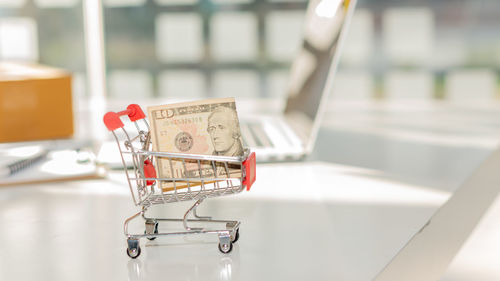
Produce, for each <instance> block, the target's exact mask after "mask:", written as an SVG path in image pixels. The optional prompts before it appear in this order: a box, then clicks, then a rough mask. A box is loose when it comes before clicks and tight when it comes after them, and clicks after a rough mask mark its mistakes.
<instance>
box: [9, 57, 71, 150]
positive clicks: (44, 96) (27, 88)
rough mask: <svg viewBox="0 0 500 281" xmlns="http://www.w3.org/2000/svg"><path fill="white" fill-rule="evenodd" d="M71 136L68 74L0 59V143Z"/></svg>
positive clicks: (53, 69) (58, 70) (45, 67)
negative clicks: (0, 60)
mask: <svg viewBox="0 0 500 281" xmlns="http://www.w3.org/2000/svg"><path fill="white" fill-rule="evenodd" d="M72 135H73V104H72V99H71V74H70V73H68V72H66V71H63V70H60V69H56V68H51V67H47V66H42V65H35V64H20V63H6V62H3V63H1V62H0V142H15V141H32V140H43V139H58V138H68V137H71V136H72Z"/></svg>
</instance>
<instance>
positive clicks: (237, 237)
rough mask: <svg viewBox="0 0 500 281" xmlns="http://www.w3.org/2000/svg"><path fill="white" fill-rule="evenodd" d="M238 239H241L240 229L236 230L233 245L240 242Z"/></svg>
mask: <svg viewBox="0 0 500 281" xmlns="http://www.w3.org/2000/svg"><path fill="white" fill-rule="evenodd" d="M238 239H240V229H239V228H238V229H236V234H235V235H234V237H232V240H231V242H232V243H236V241H238Z"/></svg>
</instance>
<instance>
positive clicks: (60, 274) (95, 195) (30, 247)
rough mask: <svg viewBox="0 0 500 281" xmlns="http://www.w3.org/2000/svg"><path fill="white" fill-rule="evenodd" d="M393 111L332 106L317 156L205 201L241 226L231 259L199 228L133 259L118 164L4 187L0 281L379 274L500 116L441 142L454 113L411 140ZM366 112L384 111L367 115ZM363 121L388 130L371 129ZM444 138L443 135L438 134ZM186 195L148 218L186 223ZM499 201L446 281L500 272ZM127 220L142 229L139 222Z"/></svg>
mask: <svg viewBox="0 0 500 281" xmlns="http://www.w3.org/2000/svg"><path fill="white" fill-rule="evenodd" d="M370 110H372V109H363V110H362V112H365V113H366V112H370ZM349 112H351V113H352V114H351V115H350V113H349ZM481 112H484V111H481ZM499 112H500V111H499ZM389 113H390V114H389V116H387V114H380V111H379V109H377V110H374V111H373V112H372V113H368V114H367V115H359V114H357V113H356V112H355V111H347V112H344V113H342V112H341V110H340V111H338V110H337V109H334V110H333V112H331V113H330V116H329V117H327V120H326V122H325V128H324V129H323V130H322V132H321V134H320V138H319V139H318V147H317V151H316V152H315V154H314V155H313V156H312V159H313V161H308V162H303V163H288V164H265V165H259V166H258V174H257V176H258V178H257V182H256V184H255V186H254V187H253V189H252V190H251V191H250V192H244V193H242V194H238V195H236V196H231V197H221V198H214V199H210V200H207V201H206V202H205V203H203V205H201V207H200V208H199V213H200V214H210V215H213V216H214V217H216V218H227V219H238V220H241V221H242V226H241V237H240V240H239V241H238V242H237V243H236V245H235V248H234V249H233V251H232V252H231V253H230V254H228V255H224V254H221V253H220V252H219V251H218V249H217V238H216V237H214V236H211V235H205V236H201V235H200V236H189V237H186V238H182V237H176V238H170V237H167V238H163V239H161V238H158V239H156V240H155V241H148V240H146V239H144V240H141V247H142V249H143V252H142V254H141V256H140V257H139V258H138V259H137V260H131V259H130V258H129V257H128V256H127V255H126V254H125V248H126V239H125V237H124V235H123V221H124V219H125V218H126V217H128V216H130V215H132V214H133V213H135V212H137V210H138V209H137V208H135V207H134V206H133V204H132V200H131V198H130V194H129V190H128V187H127V186H126V182H125V176H124V175H123V174H122V173H120V172H115V173H112V174H111V175H110V178H109V179H107V180H94V181H80V182H70V183H57V184H46V185H33V186H24V187H12V188H2V189H0V230H1V231H0V241H2V247H1V251H0V280H51V281H52V280H159V279H160V280H161V279H169V280H230V279H233V280H307V279H310V280H370V279H371V278H373V277H374V276H375V275H376V273H377V272H378V271H379V270H381V269H382V268H383V266H384V265H386V264H387V263H388V262H389V260H390V259H391V258H392V257H393V256H394V255H395V254H396V253H397V251H398V250H399V249H400V248H401V247H402V246H403V245H404V244H405V243H406V242H407V241H408V240H409V239H410V237H411V236H412V235H413V234H414V233H415V232H416V231H417V230H418V229H420V228H421V227H422V226H423V225H424V224H425V222H426V221H427V220H428V219H429V217H430V216H431V215H432V214H433V213H434V211H435V210H436V209H437V208H438V207H439V206H440V205H441V204H442V203H443V202H444V201H445V200H446V199H447V198H448V196H449V195H450V194H451V193H452V192H453V190H454V189H455V188H456V187H457V186H458V185H459V184H460V182H461V181H462V180H463V178H465V177H466V176H467V175H468V174H469V173H470V172H471V171H472V170H473V169H474V167H475V166H476V165H477V164H479V163H480V162H481V160H482V159H483V158H484V157H485V156H486V155H487V154H488V152H489V151H490V150H491V149H492V147H493V139H494V138H495V137H496V131H495V130H493V129H490V130H487V129H485V127H488V126H486V125H484V124H485V122H486V123H488V122H489V123H488V124H490V127H495V126H496V122H497V121H496V120H500V119H498V118H493V117H496V116H497V114H498V113H497V111H493V112H489V113H488V112H487V113H486V114H487V115H486V117H484V116H483V119H481V118H478V119H474V118H475V117H476V116H477V114H476V113H473V114H471V115H472V117H474V118H472V119H474V120H476V123H475V122H472V123H468V124H469V125H467V126H468V128H469V130H470V129H474V130H472V132H473V133H470V132H471V131H469V133H467V132H464V133H463V134H462V135H463V136H469V138H461V139H460V142H455V143H454V145H449V143H448V144H447V142H446V138H445V139H444V140H443V139H442V137H443V131H442V129H443V128H446V126H445V125H446V122H442V123H439V122H435V120H438V121H439V120H441V121H446V120H449V118H450V115H449V114H444V116H441V117H439V116H438V117H436V118H429V119H424V121H422V122H424V124H420V125H422V126H424V127H425V126H430V125H432V126H434V127H432V126H431V127H432V128H436V126H437V124H441V125H442V127H440V129H439V128H437V129H436V130H435V132H434V133H432V132H431V133H430V134H424V135H422V134H419V135H418V137H419V138H417V139H415V138H413V137H412V138H409V137H408V136H409V135H408V134H403V135H401V134H400V133H401V131H399V130H392V129H394V128H396V129H397V128H398V127H397V124H394V122H396V123H397V122H402V120H401V118H400V116H398V112H397V111H396V112H395V113H394V111H389ZM370 114H371V115H372V116H377V119H373V118H371V119H367V120H365V121H362V120H361V121H360V120H359V118H360V117H366V116H369V115H370ZM393 114H395V116H394V115H393ZM416 114H417V113H416ZM488 114H489V115H488ZM424 115H425V114H424ZM438 115H440V113H439V112H438ZM391 116H392V117H391ZM417 116H418V114H417ZM431 116H434V115H431ZM453 116H454V115H453V114H452V115H451V117H453ZM339 117H342V118H343V119H342V118H339ZM490 117H491V118H490ZM417 119H418V118H414V119H412V120H413V121H414V122H413V123H414V125H413V126H416V125H415V123H418V122H417V121H418V120H417ZM451 119H453V118H451ZM373 120H375V121H373ZM420 120H422V119H420ZM425 120H427V121H425ZM467 120H469V119H467ZM462 121H463V119H460V118H459V119H457V120H455V121H454V122H456V123H453V122H452V124H455V125H456V124H462ZM336 122H337V123H336ZM349 122H351V123H349ZM363 122H364V123H363ZM425 122H427V124H426V123H425ZM477 122H479V124H483V125H484V126H482V127H481V126H479V127H478V126H477V125H478V123H477ZM448 123H449V122H448ZM443 124H444V125H443ZM366 125H369V127H370V128H379V129H380V127H381V126H382V127H384V128H386V129H387V128H389V129H391V128H392V129H391V130H389V131H385V132H386V133H385V134H381V133H380V132H381V130H372V133H366V132H367V131H366V130H362V128H363V126H366ZM417 125H418V124H417ZM401 126H403V127H404V126H408V124H403V125H401ZM406 128H408V127H406ZM410 128H411V127H410ZM413 128H415V127H413ZM454 128H455V129H456V130H458V131H459V128H457V127H454ZM488 128H489V127H488ZM356 129H359V130H356ZM481 129H484V130H483V131H480V133H481V134H482V135H480V137H479V138H475V136H477V135H478V132H477V130H481ZM416 131H417V132H422V130H420V129H419V130H416ZM465 131H467V130H466V129H465ZM382 132H384V131H382ZM395 132H396V133H398V134H396V135H394V133H395ZM425 132H426V133H429V131H428V130H427V131H425ZM457 134H458V135H460V134H459V133H457V132H452V134H451V135H454V136H456V135H457ZM446 136H447V135H446V134H445V137H446ZM422 137H425V138H423V139H422ZM429 137H432V138H429ZM435 137H437V139H438V140H439V139H440V140H441V141H442V142H441V143H439V142H438V143H437V144H436V142H430V141H429V139H433V138H435ZM452 139H453V138H452ZM455 140H456V138H455ZM471 140H472V141H471ZM474 140H476V141H474ZM485 140H486V141H485ZM448 141H449V139H448ZM468 142H469V144H468V145H467V143H468ZM457 143H458V145H457ZM423 152H425V153H423ZM462 153H463V154H462ZM314 159H316V160H314ZM318 159H319V160H323V161H321V162H318V161H317V160H318ZM328 162H336V163H344V164H349V165H350V166H342V165H338V164H333V163H328ZM449 163H452V164H449ZM447 164H449V165H447ZM352 166H358V167H365V168H355V167H352ZM189 203H192V202H188V203H178V204H170V205H164V206H158V207H157V208H155V209H154V210H152V214H153V215H154V214H156V215H163V216H167V215H168V216H173V217H180V216H181V215H182V214H183V213H184V211H185V210H186V209H187V208H188V206H189V205H188V204H189ZM495 206H496V207H495V208H493V209H492V210H491V211H490V214H489V215H488V216H487V218H489V220H485V221H484V222H482V223H481V226H480V227H479V228H478V229H477V231H476V232H475V233H474V235H473V236H472V238H471V239H470V240H469V241H468V242H467V243H466V245H465V247H464V248H463V249H462V251H461V252H460V254H459V255H458V256H457V258H456V259H455V260H454V262H453V263H452V265H451V267H450V268H449V270H448V272H447V273H446V275H445V276H444V277H443V280H446V281H448V280H470V279H467V278H465V277H464V276H466V277H467V276H469V277H470V276H474V280H498V277H499V276H500V273H499V272H498V271H494V270H489V269H491V268H492V267H493V265H496V263H495V261H498V254H497V253H498V252H500V251H498V249H499V247H498V245H499V244H498V243H497V244H494V245H495V246H494V247H493V248H488V245H489V244H488V245H485V244H483V241H490V242H491V241H494V240H495V238H496V237H498V236H496V237H494V236H493V234H498V233H500V231H499V230H497V229H498V227H495V224H494V222H492V220H493V218H494V217H495V218H496V217H498V216H497V215H496V214H497V213H499V212H500V202H498V201H497V203H496V205H495ZM131 227H132V229H135V230H136V231H137V232H139V233H141V232H143V231H144V225H143V224H141V223H137V224H133V225H132V226H131ZM161 227H162V226H161V225H160V230H161ZM485 236H486V237H487V239H484V237H485ZM484 249H488V252H486V253H485V252H484ZM489 250H492V251H493V252H494V253H491V251H489ZM471 253H472V255H473V256H474V257H478V256H479V257H480V259H477V260H475V261H474V259H472V260H471V258H470V256H469V255H470V254H471ZM481 260H482V261H485V260H487V261H489V262H487V263H484V262H483V263H481V262H478V261H481ZM478 271H479V272H481V273H483V274H482V275H481V274H478V273H477V272H478ZM488 278H489V279H488Z"/></svg>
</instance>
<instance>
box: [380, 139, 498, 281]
mask: <svg viewBox="0 0 500 281" xmlns="http://www.w3.org/2000/svg"><path fill="white" fill-rule="evenodd" d="M498 167H500V148H498V149H497V150H496V151H495V152H493V154H492V155H491V156H490V157H489V158H488V159H486V160H485V161H484V162H483V163H482V164H481V166H479V168H478V169H476V170H475V171H474V172H473V173H472V175H471V176H470V177H469V178H468V179H467V180H466V181H465V182H464V183H463V184H462V186H460V187H459V188H458V189H457V190H456V191H455V193H454V194H453V195H452V196H451V197H450V199H448V201H447V202H446V203H445V204H444V205H443V206H441V208H440V209H439V210H437V212H436V213H435V214H434V215H433V216H432V217H431V218H430V219H429V221H428V222H427V223H426V224H425V225H424V226H423V227H422V228H421V229H420V231H419V232H418V233H416V234H415V235H414V236H413V237H412V238H411V239H410V241H409V242H408V243H407V244H406V245H405V246H404V247H403V248H402V249H401V250H400V251H399V252H398V253H397V254H396V256H395V257H394V258H393V259H392V260H391V262H389V263H388V264H387V265H386V266H385V268H384V269H382V271H381V272H380V273H379V274H378V275H377V277H376V278H375V279H374V280H376V281H393V280H405V281H427V280H432V281H434V280H439V279H440V278H441V276H442V275H443V274H444V273H445V271H446V269H447V268H448V266H449V264H450V263H451V261H452V260H453V258H454V257H455V255H456V254H457V252H458V251H459V250H460V248H461V247H462V245H463V244H464V243H465V241H466V240H467V238H468V237H469V235H470V234H471V233H472V231H473V230H474V228H475V227H476V225H477V224H478V223H479V221H480V219H481V217H482V216H483V215H484V214H485V212H486V211H487V210H488V208H489V207H490V206H491V204H492V203H493V202H494V201H495V199H496V197H497V195H498V193H499V190H500V174H499V173H498Z"/></svg>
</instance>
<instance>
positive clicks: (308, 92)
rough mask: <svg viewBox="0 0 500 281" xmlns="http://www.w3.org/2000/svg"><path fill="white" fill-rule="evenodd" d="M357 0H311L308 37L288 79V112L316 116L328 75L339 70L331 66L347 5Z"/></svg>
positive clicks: (312, 118) (308, 10) (308, 15)
mask: <svg viewBox="0 0 500 281" xmlns="http://www.w3.org/2000/svg"><path fill="white" fill-rule="evenodd" d="M353 2H354V1H348V0H345V1H344V0H312V1H310V3H309V6H308V8H307V14H306V19H305V25H304V40H303V43H302V47H301V49H300V50H299V53H298V54H297V56H296V58H295V60H294V62H293V64H292V68H291V72H290V76H289V79H288V80H289V85H288V100H287V103H286V107H285V114H286V115H295V116H296V117H299V116H301V118H302V119H303V118H307V119H310V120H314V119H315V118H316V116H317V113H318V110H319V106H320V103H321V100H322V96H323V93H324V90H325V86H326V83H327V80H328V77H329V76H330V75H333V72H334V69H335V65H334V66H333V67H332V68H331V66H332V62H333V61H334V56H335V53H336V52H337V48H338V43H339V37H340V34H341V30H342V27H343V26H344V23H345V21H346V19H347V11H348V9H347V8H348V6H349V3H351V5H353V4H354V3H353ZM335 64H336V62H335ZM304 115H305V116H304Z"/></svg>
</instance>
